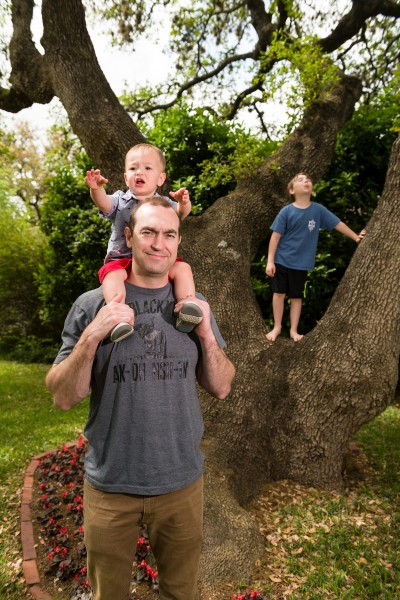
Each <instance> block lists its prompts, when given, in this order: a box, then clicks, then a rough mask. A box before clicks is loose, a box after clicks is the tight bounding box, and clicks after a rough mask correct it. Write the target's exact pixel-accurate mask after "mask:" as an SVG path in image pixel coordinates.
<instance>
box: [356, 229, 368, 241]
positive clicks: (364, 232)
mask: <svg viewBox="0 0 400 600" xmlns="http://www.w3.org/2000/svg"><path fill="white" fill-rule="evenodd" d="M366 233H367V230H366V229H363V230H362V231H360V233H359V234H358V236H357V239H356V243H357V244H359V243H360V242H361V240H362V239H363V238H364V237H365V234H366Z"/></svg>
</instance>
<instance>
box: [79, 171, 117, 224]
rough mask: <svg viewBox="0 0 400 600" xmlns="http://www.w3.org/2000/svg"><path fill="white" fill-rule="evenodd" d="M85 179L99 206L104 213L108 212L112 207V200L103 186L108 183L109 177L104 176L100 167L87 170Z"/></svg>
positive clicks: (93, 198) (91, 194)
mask: <svg viewBox="0 0 400 600" xmlns="http://www.w3.org/2000/svg"><path fill="white" fill-rule="evenodd" d="M85 181H86V183H87V185H88V186H89V187H90V197H91V199H92V200H93V202H94V203H95V205H96V206H97V208H98V209H99V210H101V212H103V213H104V214H108V213H109V212H110V210H111V209H112V200H111V198H110V196H108V195H107V193H106V190H105V189H104V187H103V185H105V184H106V183H108V179H106V178H105V177H103V176H102V174H101V173H100V171H99V169H92V170H91V171H86V177H85Z"/></svg>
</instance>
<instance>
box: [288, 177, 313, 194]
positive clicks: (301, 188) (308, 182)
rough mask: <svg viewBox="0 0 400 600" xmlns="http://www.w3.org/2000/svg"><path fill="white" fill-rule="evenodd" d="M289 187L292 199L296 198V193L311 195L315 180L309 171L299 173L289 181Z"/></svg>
mask: <svg viewBox="0 0 400 600" xmlns="http://www.w3.org/2000/svg"><path fill="white" fill-rule="evenodd" d="M287 189H288V192H289V195H290V196H291V197H292V200H296V193H297V194H302V195H306V194H309V195H310V196H311V194H312V193H313V182H312V179H311V177H310V176H309V175H307V173H297V175H295V176H294V177H293V179H291V180H290V181H289V184H288V188H287Z"/></svg>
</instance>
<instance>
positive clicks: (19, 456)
mask: <svg viewBox="0 0 400 600" xmlns="http://www.w3.org/2000/svg"><path fill="white" fill-rule="evenodd" d="M48 369H49V366H48V365H42V364H21V363H17V362H9V361H0V415H1V416H0V600H20V599H21V598H25V597H31V596H30V595H29V596H26V592H25V590H26V586H25V585H24V582H23V579H22V569H21V563H22V558H21V544H20V523H19V519H20V515H19V506H20V501H21V490H22V484H23V474H24V471H25V469H26V467H27V466H28V464H29V461H30V459H31V457H32V456H34V455H36V454H40V453H41V452H44V451H46V450H51V449H53V448H58V447H59V446H60V445H61V444H62V443H63V442H67V441H73V440H75V439H77V437H78V435H79V434H80V433H81V432H82V429H83V426H84V423H85V420H86V416H87V412H88V402H87V400H85V401H84V402H82V403H81V404H79V405H78V406H77V407H75V408H74V409H73V410H71V411H68V412H64V411H61V410H59V409H58V408H56V407H55V406H53V403H52V399H51V397H50V394H49V392H48V391H47V390H46V388H45V385H44V378H45V374H46V372H47V371H48Z"/></svg>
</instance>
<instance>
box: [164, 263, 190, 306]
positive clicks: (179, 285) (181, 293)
mask: <svg viewBox="0 0 400 600" xmlns="http://www.w3.org/2000/svg"><path fill="white" fill-rule="evenodd" d="M168 274H169V278H170V279H171V280H172V281H173V282H174V290H175V296H176V297H177V298H178V300H183V299H184V298H190V297H192V298H193V297H194V295H195V286H194V279H193V273H192V269H191V267H190V265H188V263H185V262H176V263H174V264H173V265H172V267H171V268H170V270H169V273H168Z"/></svg>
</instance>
